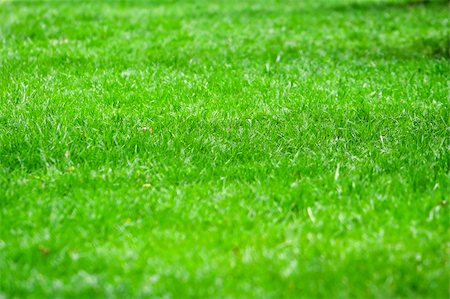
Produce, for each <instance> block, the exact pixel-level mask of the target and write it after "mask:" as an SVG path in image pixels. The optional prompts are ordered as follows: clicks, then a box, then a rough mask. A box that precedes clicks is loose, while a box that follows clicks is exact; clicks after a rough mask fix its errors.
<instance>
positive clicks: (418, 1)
mask: <svg viewBox="0 0 450 299" xmlns="http://www.w3.org/2000/svg"><path fill="white" fill-rule="evenodd" d="M449 4H450V1H448V0H412V1H402V2H390V1H385V2H364V3H360V2H354V3H350V4H345V5H335V6H330V7H329V9H330V10H332V11H336V12H351V11H361V12H365V11H385V10H393V9H395V10H398V9H401V10H404V9H408V8H415V7H423V6H437V5H439V6H448V5H449Z"/></svg>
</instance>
